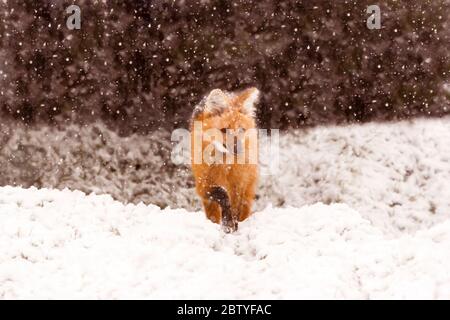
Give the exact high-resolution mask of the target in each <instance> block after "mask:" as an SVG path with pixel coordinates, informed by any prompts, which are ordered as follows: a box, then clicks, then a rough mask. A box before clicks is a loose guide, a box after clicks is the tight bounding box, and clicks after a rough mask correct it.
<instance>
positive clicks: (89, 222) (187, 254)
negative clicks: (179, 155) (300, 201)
mask: <svg viewBox="0 0 450 320" xmlns="http://www.w3.org/2000/svg"><path fill="white" fill-rule="evenodd" d="M0 221H1V224H0V248H1V250H0V298H204V299H208V298H209V299H214V298H277V299H278V298H331V299H334V298H364V299H365V298H430V299H434V298H449V297H450V254H449V252H450V221H446V222H442V223H438V224H436V225H435V226H433V227H431V228H429V229H427V230H424V231H419V232H417V233H415V234H414V235H411V234H404V235H402V236H398V237H396V238H389V237H387V236H386V234H385V233H383V232H382V231H380V229H379V228H377V227H375V226H373V225H371V223H370V222H369V221H368V220H365V219H364V218H362V216H361V214H359V213H358V212H356V211H354V210H353V209H351V208H349V207H348V206H347V205H344V204H334V205H324V204H315V205H312V206H305V207H303V208H300V209H297V208H284V209H275V208H270V207H268V208H266V209H265V210H263V211H262V212H258V213H256V214H255V215H254V216H252V217H251V218H250V219H249V220H247V221H245V222H244V223H242V224H241V225H240V229H239V231H238V232H237V233H235V234H231V235H225V234H224V233H222V232H221V231H220V230H219V227H218V226H217V225H214V224H212V223H210V222H208V221H207V220H206V219H205V218H204V216H203V214H201V213H199V212H195V213H193V212H187V211H185V210H182V209H174V210H171V209H166V210H160V209H159V208H158V207H156V206H152V205H150V206H145V205H131V204H130V205H123V204H121V203H120V202H116V201H114V200H113V199H112V198H110V197H109V196H96V195H89V196H86V195H85V194H83V193H81V192H72V191H68V190H65V191H55V190H46V189H41V190H37V189H19V188H12V187H3V188H0Z"/></svg>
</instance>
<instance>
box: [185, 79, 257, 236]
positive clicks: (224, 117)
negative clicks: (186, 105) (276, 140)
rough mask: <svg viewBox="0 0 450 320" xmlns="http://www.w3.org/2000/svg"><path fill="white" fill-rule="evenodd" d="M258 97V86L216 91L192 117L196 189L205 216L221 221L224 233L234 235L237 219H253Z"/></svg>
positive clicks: (204, 100) (192, 151)
mask: <svg viewBox="0 0 450 320" xmlns="http://www.w3.org/2000/svg"><path fill="white" fill-rule="evenodd" d="M258 97H259V91H258V89H256V88H250V89H247V90H244V91H242V92H239V93H231V92H226V91H222V90H220V89H214V90H212V91H211V92H210V93H209V95H207V96H206V98H204V99H203V100H202V102H201V103H200V104H199V105H197V107H196V108H195V110H194V113H193V116H192V123H191V164H192V172H193V175H194V178H195V186H196V191H197V193H198V195H199V196H200V197H201V199H202V202H203V206H204V209H205V213H206V216H207V218H208V219H210V220H211V221H213V222H215V223H221V224H222V227H223V229H224V231H225V232H227V233H229V232H233V231H236V230H237V227H238V221H243V220H245V219H246V218H247V217H249V216H250V215H251V209H252V204H253V200H254V197H255V188H256V184H257V179H258V159H257V135H256V124H255V119H254V113H255V104H256V102H257V100H258ZM249 132H251V134H249ZM230 139H232V141H231V143H230ZM224 140H226V144H224V143H223V141H224ZM211 158H212V159H213V161H211Z"/></svg>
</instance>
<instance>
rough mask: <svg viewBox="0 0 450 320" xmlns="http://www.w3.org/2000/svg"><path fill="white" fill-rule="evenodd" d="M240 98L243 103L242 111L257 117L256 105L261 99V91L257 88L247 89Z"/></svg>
mask: <svg viewBox="0 0 450 320" xmlns="http://www.w3.org/2000/svg"><path fill="white" fill-rule="evenodd" d="M239 98H240V100H241V101H242V108H241V111H242V112H243V113H245V114H247V115H249V116H252V117H253V116H254V115H255V104H256V103H257V102H258V99H259V90H258V89H256V88H250V89H247V90H245V91H244V93H242V94H241V96H240V97H239Z"/></svg>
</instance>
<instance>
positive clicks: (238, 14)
mask: <svg viewBox="0 0 450 320" xmlns="http://www.w3.org/2000/svg"><path fill="white" fill-rule="evenodd" d="M70 4H77V5H79V6H80V7H81V18H82V27H81V30H69V29H68V28H67V27H66V18H67V17H68V16H69V14H67V13H66V12H65V8H66V7H67V6H68V5H70ZM370 4H379V5H380V7H381V11H382V29H380V30H369V29H367V27H366V19H367V17H368V14H367V13H366V8H367V6H368V5H370ZM449 17H450V6H449V3H448V1H446V0H430V1H426V0H417V1H414V2H412V1H410V0H398V1H373V0H370V1H366V0H361V1H329V0H326V1H325V0H318V1H286V0H281V1H274V0H259V1H222V0H204V1H131V0H130V1H108V2H107V4H104V3H103V2H96V1H73V2H69V1H44V0H26V1H18V0H17V1H7V3H6V4H5V3H4V2H0V70H1V71H0V72H1V73H0V89H1V90H0V115H1V119H2V122H6V121H20V122H24V123H26V124H33V123H46V124H57V125H58V126H64V125H65V124H66V123H68V122H78V123H83V124H84V123H86V124H88V123H91V122H93V121H97V120H99V119H102V120H103V121H104V122H105V123H106V124H107V125H108V126H109V127H110V128H113V129H114V130H117V131H118V132H119V133H120V134H122V135H127V134H129V133H132V132H138V133H142V134H145V133H148V132H151V131H153V130H155V129H156V128H160V127H163V128H168V129H171V128H172V127H178V126H185V125H186V123H187V121H186V120H187V119H188V118H189V116H190V114H191V111H192V109H193V106H194V105H195V104H196V103H197V102H198V101H199V99H200V98H201V97H202V96H203V95H204V94H205V93H206V92H208V91H209V90H211V89H212V88H216V87H220V88H224V89H229V90H234V89H238V88H243V87H246V86H249V85H254V86H257V87H259V88H260V89H261V90H262V92H263V95H262V101H261V107H260V110H259V112H258V119H259V122H260V125H262V126H265V127H268V126H270V127H273V128H286V127H298V126H304V125H315V124H321V123H336V122H337V123H342V122H348V121H370V120H390V119H399V118H405V117H412V116H419V115H420V116H440V115H443V114H446V113H449V112H450V107H449V100H448V97H446V95H445V93H444V90H443V86H444V84H445V83H448V82H449V78H450V57H449V45H450V25H449V20H450V18H449Z"/></svg>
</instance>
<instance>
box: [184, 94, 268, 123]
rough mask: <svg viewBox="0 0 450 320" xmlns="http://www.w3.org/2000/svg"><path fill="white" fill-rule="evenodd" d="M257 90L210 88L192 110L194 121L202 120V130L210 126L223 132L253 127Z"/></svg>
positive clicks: (257, 96)
mask: <svg viewBox="0 0 450 320" xmlns="http://www.w3.org/2000/svg"><path fill="white" fill-rule="evenodd" d="M258 98H259V90H258V89H256V88H249V89H246V90H244V91H242V92H239V93H230V92H226V91H222V90H220V89H214V90H212V91H211V92H210V93H209V94H208V95H207V96H206V98H205V99H204V100H203V101H202V103H201V104H200V105H198V106H197V108H196V109H195V111H194V115H193V119H192V120H194V121H202V122H203V130H208V129H211V128H215V129H219V130H221V131H222V132H224V131H225V130H227V129H231V130H242V129H243V130H247V129H251V128H255V126H256V124H255V104H256V102H257V101H258Z"/></svg>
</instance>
